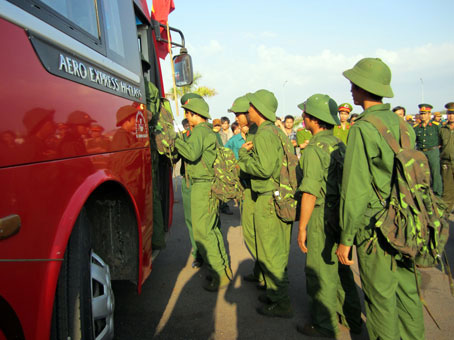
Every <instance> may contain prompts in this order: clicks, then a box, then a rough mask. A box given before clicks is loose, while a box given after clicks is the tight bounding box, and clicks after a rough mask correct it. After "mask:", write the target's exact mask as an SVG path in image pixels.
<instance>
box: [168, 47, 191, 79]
mask: <svg viewBox="0 0 454 340" xmlns="http://www.w3.org/2000/svg"><path fill="white" fill-rule="evenodd" d="M180 53H181V54H180V55H177V56H175V57H173V64H174V67H175V83H176V85H177V86H179V87H181V86H187V85H191V84H192V81H193V80H194V79H193V71H192V58H191V56H190V55H189V54H188V52H187V51H186V49H183V48H182V49H181V51H180Z"/></svg>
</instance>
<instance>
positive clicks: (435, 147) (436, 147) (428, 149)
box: [421, 145, 438, 152]
mask: <svg viewBox="0 0 454 340" xmlns="http://www.w3.org/2000/svg"><path fill="white" fill-rule="evenodd" d="M434 149H438V145H437V146H433V147H431V148H427V149H421V151H424V152H426V151H430V150H434Z"/></svg>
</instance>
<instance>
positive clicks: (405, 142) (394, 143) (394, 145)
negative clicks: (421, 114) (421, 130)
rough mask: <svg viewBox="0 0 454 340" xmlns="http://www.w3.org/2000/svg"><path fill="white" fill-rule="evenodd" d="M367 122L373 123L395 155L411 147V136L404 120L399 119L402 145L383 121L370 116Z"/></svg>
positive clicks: (366, 119) (366, 118)
mask: <svg viewBox="0 0 454 340" xmlns="http://www.w3.org/2000/svg"><path fill="white" fill-rule="evenodd" d="M364 120H365V121H368V122H369V123H371V124H372V125H373V126H374V127H375V128H376V129H377V130H378V132H380V134H381V135H382V137H383V138H384V139H385V140H386V142H387V143H388V145H389V147H390V148H391V149H392V150H393V152H394V153H395V154H397V153H398V152H399V151H400V150H401V149H409V148H410V147H411V146H410V135H409V133H408V130H407V126H406V125H405V124H407V123H405V122H404V121H403V120H402V119H399V130H400V145H399V142H398V140H396V138H395V137H394V136H393V134H392V133H391V130H390V129H388V127H387V126H386V125H385V124H384V123H383V121H382V120H381V119H380V118H378V117H376V116H370V117H365V118H364Z"/></svg>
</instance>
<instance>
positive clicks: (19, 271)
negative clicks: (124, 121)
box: [0, 19, 152, 339]
mask: <svg viewBox="0 0 454 340" xmlns="http://www.w3.org/2000/svg"><path fill="white" fill-rule="evenodd" d="M0 39H1V41H2V42H3V45H4V46H8V48H5V49H4V51H2V54H1V56H0V61H1V62H0V74H2V82H0V90H1V93H2V96H1V99H0V104H1V107H2V110H1V118H0V119H1V122H2V124H1V127H0V134H1V135H2V137H3V136H8V137H12V138H9V139H7V141H8V143H6V142H5V143H0V187H1V188H2V199H1V204H0V218H3V217H5V216H8V215H11V214H17V215H19V216H20V217H21V220H22V227H21V229H20V231H19V233H18V234H16V235H14V236H12V237H10V238H8V239H5V240H2V241H0V259H3V260H5V259H9V260H13V261H14V262H4V261H2V262H0V273H2V279H1V280H0V295H2V296H3V297H4V298H5V300H7V301H8V303H9V304H11V306H12V307H13V309H14V310H15V311H16V313H17V315H18V316H19V319H20V321H21V324H22V326H23V328H24V332H25V337H26V338H27V339H43V338H48V332H49V327H50V320H51V314H52V299H50V298H49V296H52V293H53V291H54V289H55V284H56V279H57V277H58V270H59V266H60V263H61V262H58V260H61V259H62V258H63V256H64V251H65V249H64V247H65V245H66V241H67V237H68V234H69V230H70V228H72V224H71V225H68V226H67V228H68V229H67V230H66V231H62V230H59V229H58V226H59V225H60V223H61V219H62V216H63V214H64V212H65V211H66V209H67V208H68V204H69V202H70V200H71V198H72V197H73V196H74V194H75V192H77V190H79V188H80V187H81V185H82V183H84V181H86V179H87V178H88V177H90V176H92V175H94V174H95V173H97V172H99V171H101V170H102V171H104V172H105V173H106V174H108V176H109V177H111V178H115V179H117V180H118V181H119V182H121V183H122V184H123V186H124V187H125V188H127V191H128V192H129V193H130V194H131V195H132V198H133V202H136V203H135V204H136V211H137V212H138V215H139V218H138V227H139V237H142V236H145V237H146V238H145V239H142V240H141V242H140V244H141V245H142V247H141V250H142V251H143V252H142V251H139V254H140V253H142V257H141V260H142V261H141V262H142V268H140V270H141V273H140V274H139V275H138V277H139V278H140V281H139V285H140V283H141V282H143V281H144V280H145V278H146V276H148V274H149V272H150V268H151V234H152V209H151V207H152V191H151V185H152V183H151V160H150V152H149V148H148V147H149V146H148V138H145V137H144V136H143V134H141V135H140V136H139V134H138V133H136V134H135V135H133V136H132V138H129V139H127V140H125V139H116V137H115V136H116V135H117V134H118V133H119V131H120V130H121V129H120V126H117V119H116V117H117V112H118V111H119V110H120V109H121V108H122V107H124V106H131V105H137V103H133V102H131V101H130V100H127V99H125V98H121V97H117V96H114V95H111V94H108V93H106V92H102V91H100V90H96V89H93V88H90V87H87V86H84V85H80V84H77V83H74V82H71V81H69V80H66V79H63V78H59V77H56V76H53V75H51V74H50V73H48V72H47V71H46V70H45V69H44V68H43V66H42V64H41V63H40V61H39V59H38V57H37V56H36V54H35V51H34V49H33V48H32V46H31V44H30V41H29V39H28V37H27V34H26V33H25V32H24V30H23V29H21V28H18V27H16V26H15V25H12V24H11V23H9V22H7V21H5V20H3V19H0ZM77 111H79V112H82V113H83V115H82V116H83V117H85V116H84V115H85V114H86V115H87V116H88V117H89V119H90V120H92V123H94V121H96V124H98V125H100V126H101V128H102V130H103V133H102V136H103V137H104V138H103V140H104V142H105V143H106V144H107V145H108V147H104V146H95V147H93V149H89V147H88V146H89V144H90V142H91V141H92V139H90V138H89V133H88V131H86V130H85V131H80V129H78V128H75V126H74V125H75V124H73V122H71V115H72V114H74V112H77ZM78 115H79V117H80V116H81V115H80V114H78ZM76 116H77V115H76ZM73 117H74V115H73ZM144 118H145V119H144V120H145V122H144V123H145V128H146V130H145V131H147V129H148V128H147V126H146V120H147V119H146V116H145V117H144ZM142 128H144V126H142ZM142 130H143V129H142ZM5 139H6V138H5ZM115 140H117V143H116V144H114V143H113V142H114V141H115ZM128 140H132V143H131V142H128ZM2 141H3V139H2ZM103 147H104V149H102V148H103ZM90 154H93V156H89V155H90ZM92 189H93V188H92ZM86 195H87V196H88V193H86ZM80 204H81V205H82V204H83V202H80ZM76 219H77V216H73V217H72V219H68V221H72V223H74V222H75V220H76ZM68 223H69V222H68ZM60 233H63V234H60ZM61 235H66V236H61ZM64 240H66V241H64ZM18 260H19V261H18ZM21 260H25V261H21ZM55 260H57V261H55ZM4 273H7V274H6V277H5V276H3V274H4ZM44 301H45V302H44ZM43 304H45V306H44V305H43ZM38 325H41V326H38Z"/></svg>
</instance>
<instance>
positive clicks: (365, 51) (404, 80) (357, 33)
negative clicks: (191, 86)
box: [148, 0, 454, 120]
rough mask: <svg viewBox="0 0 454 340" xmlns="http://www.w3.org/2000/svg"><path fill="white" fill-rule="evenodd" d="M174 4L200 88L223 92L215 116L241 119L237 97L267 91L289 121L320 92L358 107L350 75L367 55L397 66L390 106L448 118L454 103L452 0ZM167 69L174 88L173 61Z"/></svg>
mask: <svg viewBox="0 0 454 340" xmlns="http://www.w3.org/2000/svg"><path fill="white" fill-rule="evenodd" d="M148 1H149V3H151V0H148ZM174 3H175V10H174V11H173V12H172V13H170V15H169V19H168V20H169V25H170V26H172V27H176V28H178V29H180V30H181V31H183V33H184V36H185V41H186V47H187V49H188V53H189V54H190V55H191V56H192V63H193V68H194V71H195V72H198V73H200V74H201V75H202V78H201V79H200V81H199V84H198V85H199V86H206V87H209V88H213V89H215V90H216V92H217V95H216V96H214V97H210V98H206V100H207V102H208V104H209V106H210V115H211V117H212V118H220V117H221V116H227V117H229V118H230V119H231V120H232V119H233V118H234V116H233V114H231V113H229V112H228V111H227V110H228V109H229V108H230V107H231V105H232V103H233V101H234V99H235V98H237V97H239V96H242V95H244V94H246V93H247V92H255V91H256V90H258V89H262V88H264V89H267V90H270V91H272V92H273V93H274V94H275V96H276V98H277V100H278V102H279V106H278V110H277V115H278V116H280V117H284V116H285V115H287V114H291V115H293V116H299V115H301V110H299V109H298V108H297V105H298V104H299V103H301V102H303V101H305V100H306V99H307V98H308V97H310V96H311V95H313V94H315V93H323V94H328V95H329V96H331V97H332V98H333V99H334V100H335V101H336V102H337V103H338V104H341V103H344V102H349V103H351V104H353V102H352V98H351V93H350V83H349V81H348V80H347V79H346V78H344V77H343V76H342V72H343V71H345V70H346V69H349V68H352V67H353V66H354V65H355V63H356V62H357V61H359V60H360V59H361V58H364V57H378V58H381V59H382V60H383V61H384V62H385V63H386V64H387V65H388V66H389V67H390V68H391V71H392V81H391V86H392V88H393V91H394V98H390V99H387V98H385V100H384V101H385V102H387V103H390V104H391V106H392V107H394V106H397V105H401V106H404V107H405V108H406V109H407V113H410V114H415V113H417V111H418V104H420V103H422V102H424V103H429V104H431V105H433V107H434V109H433V111H440V110H444V105H445V104H446V103H447V102H450V101H454V19H453V18H452V16H453V13H454V1H452V0H431V1H427V0H425V1H422V0H413V1H409V0H393V1H390V0H376V1H367V0H361V1H359V0H349V1H341V0H337V1H336V0H280V1H276V0H274V1H268V0H242V1H238V0H231V1H213V0H192V1H189V0H174ZM150 9H151V5H150ZM172 53H173V54H174V55H176V54H178V53H179V48H174V49H173V50H172ZM161 67H162V70H163V79H164V85H165V88H166V90H168V89H170V88H171V87H172V86H173V85H172V78H171V66H170V58H169V57H167V58H166V59H165V60H161ZM180 110H181V108H180ZM353 112H356V113H361V112H362V108H361V107H359V106H354V107H353ZM179 116H180V117H181V119H182V113H181V112H180V113H179ZM177 120H178V118H177Z"/></svg>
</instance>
